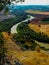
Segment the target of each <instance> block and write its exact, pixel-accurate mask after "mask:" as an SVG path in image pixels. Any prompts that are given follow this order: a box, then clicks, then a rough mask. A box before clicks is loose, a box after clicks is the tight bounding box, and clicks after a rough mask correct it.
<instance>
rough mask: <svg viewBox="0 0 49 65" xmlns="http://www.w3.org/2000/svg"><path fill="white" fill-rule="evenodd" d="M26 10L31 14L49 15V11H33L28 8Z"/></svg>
mask: <svg viewBox="0 0 49 65" xmlns="http://www.w3.org/2000/svg"><path fill="white" fill-rule="evenodd" d="M26 12H27V13H31V14H42V15H49V12H41V11H33V10H26Z"/></svg>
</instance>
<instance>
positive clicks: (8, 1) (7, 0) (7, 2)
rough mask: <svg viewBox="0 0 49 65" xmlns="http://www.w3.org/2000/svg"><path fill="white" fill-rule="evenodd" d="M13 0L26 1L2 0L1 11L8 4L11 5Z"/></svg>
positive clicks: (21, 0) (22, 0)
mask: <svg viewBox="0 0 49 65" xmlns="http://www.w3.org/2000/svg"><path fill="white" fill-rule="evenodd" d="M12 1H16V3H18V2H24V1H25V0H19V1H18V0H0V11H2V10H3V9H4V8H5V7H6V5H8V4H9V5H10V4H11V2H12Z"/></svg>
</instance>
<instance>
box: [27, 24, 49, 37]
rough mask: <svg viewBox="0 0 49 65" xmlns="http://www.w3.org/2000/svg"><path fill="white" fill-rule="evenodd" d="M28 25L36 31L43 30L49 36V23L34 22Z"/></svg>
mask: <svg viewBox="0 0 49 65" xmlns="http://www.w3.org/2000/svg"><path fill="white" fill-rule="evenodd" d="M28 26H29V27H30V28H31V29H32V30H34V31H36V32H43V33H44V34H46V35H48V36H49V24H47V25H44V24H43V25H42V24H38V25H37V24H32V23H29V24H28Z"/></svg>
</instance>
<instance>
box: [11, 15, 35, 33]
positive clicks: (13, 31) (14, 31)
mask: <svg viewBox="0 0 49 65" xmlns="http://www.w3.org/2000/svg"><path fill="white" fill-rule="evenodd" d="M34 18H35V17H33V16H30V15H29V17H28V18H27V19H26V20H23V21H21V22H19V23H17V24H15V25H13V27H12V28H11V33H17V26H18V25H19V24H20V23H22V22H27V21H28V20H32V19H34Z"/></svg>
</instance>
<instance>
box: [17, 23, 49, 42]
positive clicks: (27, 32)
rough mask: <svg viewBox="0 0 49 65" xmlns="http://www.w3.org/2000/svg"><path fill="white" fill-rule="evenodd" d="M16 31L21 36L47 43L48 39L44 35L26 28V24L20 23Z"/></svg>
mask: <svg viewBox="0 0 49 65" xmlns="http://www.w3.org/2000/svg"><path fill="white" fill-rule="evenodd" d="M17 31H18V33H19V34H21V35H28V36H30V38H31V39H34V40H38V41H40V42H44V43H49V37H48V36H47V35H45V34H44V33H37V32H35V31H34V30H31V29H30V28H29V27H28V23H21V24H19V25H18V27H17Z"/></svg>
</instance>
